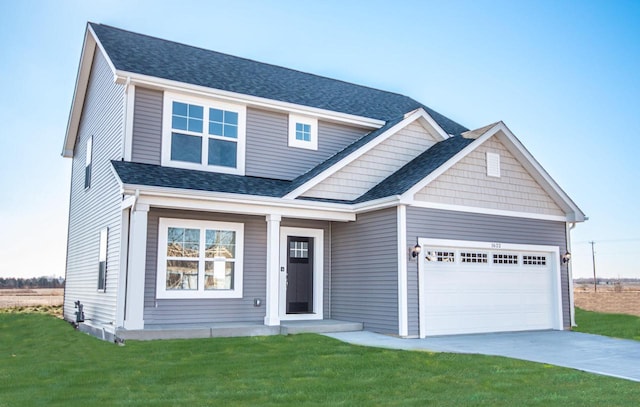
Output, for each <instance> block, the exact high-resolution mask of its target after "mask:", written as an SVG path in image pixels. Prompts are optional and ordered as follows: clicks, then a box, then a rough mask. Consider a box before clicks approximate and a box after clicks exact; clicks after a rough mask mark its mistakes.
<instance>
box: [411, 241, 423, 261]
mask: <svg viewBox="0 0 640 407" xmlns="http://www.w3.org/2000/svg"><path fill="white" fill-rule="evenodd" d="M420 250H422V247H420V245H419V244H417V243H416V245H415V246H413V249H412V250H411V257H413V258H415V257H418V255H419V254H420Z"/></svg>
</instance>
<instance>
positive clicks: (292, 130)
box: [289, 114, 318, 150]
mask: <svg viewBox="0 0 640 407" xmlns="http://www.w3.org/2000/svg"><path fill="white" fill-rule="evenodd" d="M298 123H300V124H306V125H309V126H311V131H310V136H311V140H309V141H305V140H298V139H297V138H296V124H298ZM289 147H293V148H304V149H307V150H318V119H317V118H315V117H309V116H300V115H297V114H289Z"/></svg>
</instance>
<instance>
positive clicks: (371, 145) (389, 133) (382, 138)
mask: <svg viewBox="0 0 640 407" xmlns="http://www.w3.org/2000/svg"><path fill="white" fill-rule="evenodd" d="M421 111H422V112H424V110H423V109H418V110H414V111H413V112H411V113H409V114H408V116H406V117H405V118H404V119H403V120H402V121H401V122H399V123H397V124H396V125H395V126H392V127H391V128H390V129H388V130H387V131H385V132H384V133H383V134H380V135H379V136H378V137H376V138H375V139H373V140H371V141H370V142H368V143H366V144H365V145H363V146H361V147H360V148H359V149H357V150H355V151H353V152H352V153H351V154H349V155H347V156H346V157H344V158H343V159H342V160H340V161H338V162H337V163H335V164H334V165H332V166H331V167H329V168H327V169H326V170H324V171H322V172H321V173H320V174H318V175H316V176H315V177H313V178H312V179H310V180H309V181H307V182H305V183H304V184H302V185H301V186H299V187H298V188H296V189H294V190H293V191H291V192H289V193H288V194H287V195H285V196H284V197H285V198H290V199H293V198H297V197H299V196H300V195H302V194H303V193H305V192H307V191H308V190H309V189H311V188H313V187H315V186H316V185H318V184H319V183H321V182H322V181H324V180H326V179H327V178H329V177H330V176H332V175H333V174H335V173H336V172H338V171H340V170H341V169H342V168H344V167H346V166H347V165H349V164H351V163H352V162H354V161H355V160H356V159H358V158H359V157H360V156H362V155H363V154H364V153H366V152H367V151H370V150H371V149H372V148H374V147H375V146H377V145H378V144H380V143H382V142H383V141H385V140H387V139H388V138H389V137H391V136H392V135H394V134H395V133H397V132H398V131H400V130H401V129H403V128H404V127H406V126H407V125H408V124H409V123H412V122H413V121H414V120H417V119H418V118H419V117H421V116H422V113H421ZM424 113H426V112H424Z"/></svg>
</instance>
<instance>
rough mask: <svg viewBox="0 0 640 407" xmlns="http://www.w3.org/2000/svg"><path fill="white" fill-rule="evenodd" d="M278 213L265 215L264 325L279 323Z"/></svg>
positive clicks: (279, 217)
mask: <svg viewBox="0 0 640 407" xmlns="http://www.w3.org/2000/svg"><path fill="white" fill-rule="evenodd" d="M281 220H282V216H280V215H267V298H266V301H265V305H266V310H265V317H264V324H265V325H280V316H279V315H278V309H279V306H278V305H279V302H278V301H279V294H278V287H279V285H280V221H281Z"/></svg>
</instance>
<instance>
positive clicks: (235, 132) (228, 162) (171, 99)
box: [162, 93, 246, 175]
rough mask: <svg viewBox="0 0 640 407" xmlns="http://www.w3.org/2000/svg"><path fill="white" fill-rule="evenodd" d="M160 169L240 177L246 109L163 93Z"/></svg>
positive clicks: (242, 161) (242, 169)
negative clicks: (170, 168)
mask: <svg viewBox="0 0 640 407" xmlns="http://www.w3.org/2000/svg"><path fill="white" fill-rule="evenodd" d="M164 118H165V119H164V123H163V149H162V151H163V155H162V165H168V166H173V167H181V168H191V169H198V170H205V171H215V172H224V173H229V174H239V175H244V151H245V118H246V107H245V106H242V105H235V104H230V103H223V102H217V101H213V100H207V99H201V98H194V97H187V96H182V95H175V94H171V93H165V103H164Z"/></svg>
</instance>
